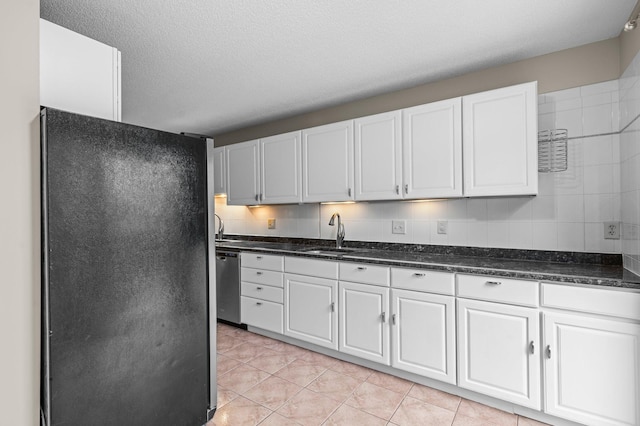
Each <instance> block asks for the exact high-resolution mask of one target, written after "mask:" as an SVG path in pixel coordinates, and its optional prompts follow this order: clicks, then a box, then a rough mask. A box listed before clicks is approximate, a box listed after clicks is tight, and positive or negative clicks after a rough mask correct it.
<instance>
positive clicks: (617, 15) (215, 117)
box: [41, 0, 637, 135]
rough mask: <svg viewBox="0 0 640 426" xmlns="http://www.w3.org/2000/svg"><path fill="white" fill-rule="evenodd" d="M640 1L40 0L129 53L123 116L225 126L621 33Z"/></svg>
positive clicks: (206, 130)
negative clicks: (325, 0)
mask: <svg viewBox="0 0 640 426" xmlns="http://www.w3.org/2000/svg"><path fill="white" fill-rule="evenodd" d="M636 3H637V1H636V0H616V1H611V0H563V1H557V0H536V1H530V0H486V1H481V2H479V1H475V0H456V1H450V0H432V1H423V0H407V1H384V0H374V1H350V2H318V1H313V0H270V1H263V2H259V1H253V2H250V1H237V0H223V1H218V0H216V1H199V2H193V1H187V0H176V1H171V2H160V3H158V2H154V1H151V0H136V1H127V0H94V1H90V2H87V1H86V0H66V1H64V2H60V1H56V0H42V1H41V16H42V17H43V18H44V19H47V20H49V21H52V22H54V23H57V24H59V25H61V26H63V27H66V28H69V29H71V30H73V31H76V32H79V33H81V34H84V35H86V36H88V37H91V38H93V39H96V40H98V41H101V42H103V43H106V44H108V45H111V46H115V47H116V48H117V49H119V50H120V51H121V52H122V96H123V102H122V114H123V117H122V118H123V121H125V122H129V123H134V124H138V125H142V126H147V127H152V128H158V129H161V130H167V131H172V132H182V131H184V132H190V133H199V134H206V135H216V134H221V133H224V132H226V131H231V130H234V129H239V128H242V127H246V126H249V125H254V124H258V123H264V122H267V121H271V120H275V119H279V118H284V117H290V116H294V115H297V114H301V113H305V112H309V111H312V110H317V109H320V108H324V107H329V106H333V105H338V104H342V103H345V102H349V101H353V100H357V99H363V98H366V97H370V96H374V95H377V94H382V93H387V92H390V91H394V90H399V89H403V88H409V87H413V86H416V85H420V84H424V83H428V82H432V81H437V80H440V79H443V78H446V77H451V76H455V75H461V74H464V73H468V72H471V71H475V70H479V69H483V68H488V67H492V66H497V65H501V64H505V63H509V62H514V61H517V60H522V59H526V58H530V57H534V56H538V55H542V54H546V53H550V52H554V51H559V50H563V49H567V48H571V47H575V46H579V45H583V44H587V43H592V42H596V41H600V40H605V39H609V38H614V37H617V36H618V35H619V34H620V32H621V30H622V27H623V25H624V23H625V22H626V21H627V19H628V17H629V14H630V13H631V11H632V9H633V8H634V6H635V5H636Z"/></svg>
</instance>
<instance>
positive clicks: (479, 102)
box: [463, 82, 538, 196]
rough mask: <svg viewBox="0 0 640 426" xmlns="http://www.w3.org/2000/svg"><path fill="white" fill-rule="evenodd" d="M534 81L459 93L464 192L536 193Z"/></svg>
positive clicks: (535, 86) (465, 193) (468, 194)
mask: <svg viewBox="0 0 640 426" xmlns="http://www.w3.org/2000/svg"><path fill="white" fill-rule="evenodd" d="M537 109H538V100H537V83H536V82H531V83H525V84H520V85H517V86H510V87H505V88H502V89H497V90H491V91H488V92H483V93H477V94H475V95H470V96H465V97H464V98H463V117H464V124H463V127H464V129H463V132H464V167H465V173H464V195H467V196H494V195H535V194H537V192H538V149H537V142H538V141H537V132H538V112H537Z"/></svg>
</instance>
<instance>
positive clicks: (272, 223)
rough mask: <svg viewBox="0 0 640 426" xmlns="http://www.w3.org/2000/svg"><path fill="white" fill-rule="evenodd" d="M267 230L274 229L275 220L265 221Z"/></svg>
mask: <svg viewBox="0 0 640 426" xmlns="http://www.w3.org/2000/svg"><path fill="white" fill-rule="evenodd" d="M267 229H276V220H275V219H267Z"/></svg>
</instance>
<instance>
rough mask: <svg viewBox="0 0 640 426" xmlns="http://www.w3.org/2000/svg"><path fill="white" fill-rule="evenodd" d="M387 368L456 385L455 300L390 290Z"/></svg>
mask: <svg viewBox="0 0 640 426" xmlns="http://www.w3.org/2000/svg"><path fill="white" fill-rule="evenodd" d="M391 324H392V331H391V348H392V350H391V353H392V355H391V356H392V359H391V365H392V366H393V367H395V368H399V369H401V370H405V371H409V372H411V373H415V374H420V375H421V376H425V377H431V378H432V379H437V380H442V381H444V382H447V383H452V384H456V344H455V335H456V332H455V298H454V297H452V296H441V295H436V294H428V293H418V292H415V291H406V290H395V289H394V290H391Z"/></svg>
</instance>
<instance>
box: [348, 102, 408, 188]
mask: <svg viewBox="0 0 640 426" xmlns="http://www.w3.org/2000/svg"><path fill="white" fill-rule="evenodd" d="M354 127H355V188H356V190H355V198H356V200H392V199H398V198H402V192H401V185H402V132H401V113H400V111H392V112H387V113H384V114H377V115H372V116H369V117H363V118H359V119H357V120H355V124H354Z"/></svg>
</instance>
